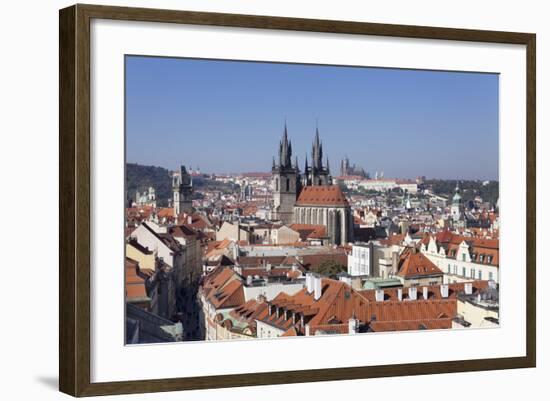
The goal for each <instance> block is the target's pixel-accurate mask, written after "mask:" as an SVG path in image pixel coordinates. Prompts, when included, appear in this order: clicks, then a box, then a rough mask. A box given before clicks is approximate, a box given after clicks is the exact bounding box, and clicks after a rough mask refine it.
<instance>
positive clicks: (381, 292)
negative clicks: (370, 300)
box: [374, 290, 384, 302]
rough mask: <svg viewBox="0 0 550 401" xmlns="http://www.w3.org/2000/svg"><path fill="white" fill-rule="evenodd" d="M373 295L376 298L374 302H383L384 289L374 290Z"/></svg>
mask: <svg viewBox="0 0 550 401" xmlns="http://www.w3.org/2000/svg"><path fill="white" fill-rule="evenodd" d="M374 296H375V298H376V302H383V301H384V290H376V292H375V293H374Z"/></svg>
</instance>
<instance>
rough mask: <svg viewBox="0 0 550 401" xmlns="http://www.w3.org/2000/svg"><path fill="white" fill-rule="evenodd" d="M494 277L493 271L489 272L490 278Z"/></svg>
mask: <svg viewBox="0 0 550 401" xmlns="http://www.w3.org/2000/svg"><path fill="white" fill-rule="evenodd" d="M492 279H493V272H489V280H492Z"/></svg>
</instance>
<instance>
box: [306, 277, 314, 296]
mask: <svg viewBox="0 0 550 401" xmlns="http://www.w3.org/2000/svg"><path fill="white" fill-rule="evenodd" d="M306 287H307V292H308V293H310V294H311V293H312V292H313V273H306Z"/></svg>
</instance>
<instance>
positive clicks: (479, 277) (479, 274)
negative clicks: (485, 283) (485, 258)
mask: <svg viewBox="0 0 550 401" xmlns="http://www.w3.org/2000/svg"><path fill="white" fill-rule="evenodd" d="M481 277H482V276H481V270H478V272H477V279H478V280H482V278H481Z"/></svg>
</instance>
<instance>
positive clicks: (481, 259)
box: [479, 255, 484, 263]
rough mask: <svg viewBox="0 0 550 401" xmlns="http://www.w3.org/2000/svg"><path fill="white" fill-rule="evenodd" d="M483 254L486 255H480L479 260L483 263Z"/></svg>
mask: <svg viewBox="0 0 550 401" xmlns="http://www.w3.org/2000/svg"><path fill="white" fill-rule="evenodd" d="M483 256H484V255H479V261H480V262H481V263H483Z"/></svg>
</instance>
